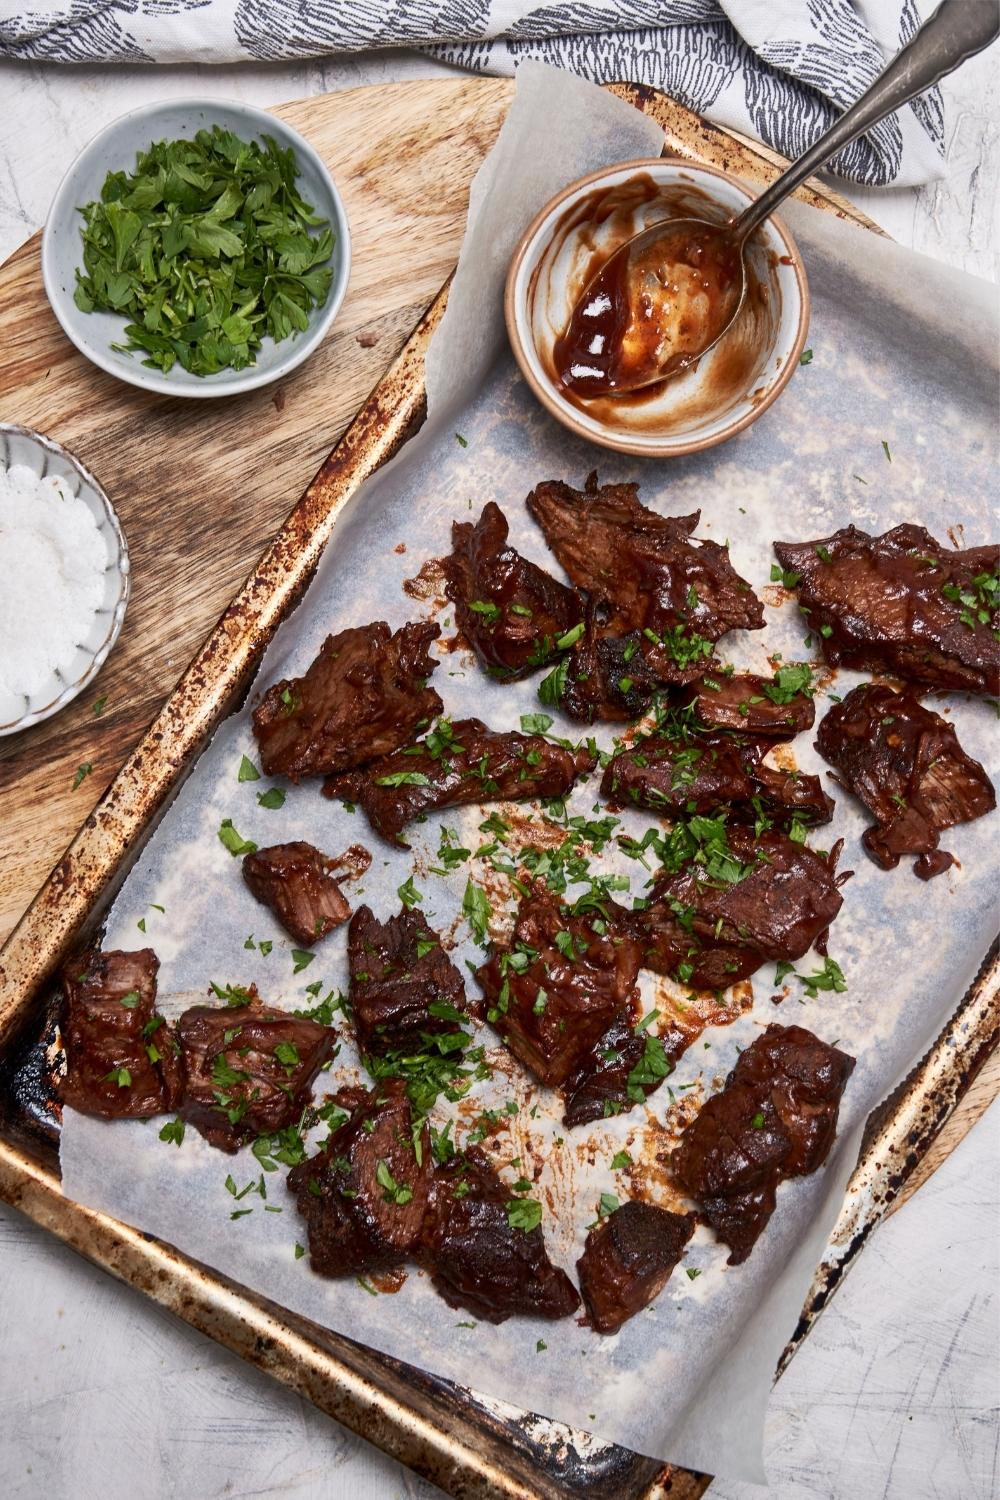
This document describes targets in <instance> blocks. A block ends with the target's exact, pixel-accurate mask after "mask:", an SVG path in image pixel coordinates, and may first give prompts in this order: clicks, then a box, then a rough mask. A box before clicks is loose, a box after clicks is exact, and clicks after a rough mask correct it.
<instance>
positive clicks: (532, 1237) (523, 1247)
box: [421, 1147, 580, 1323]
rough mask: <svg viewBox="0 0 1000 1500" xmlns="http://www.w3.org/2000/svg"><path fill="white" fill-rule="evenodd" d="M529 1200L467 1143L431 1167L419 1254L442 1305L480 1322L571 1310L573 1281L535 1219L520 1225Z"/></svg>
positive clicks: (577, 1303)
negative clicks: (549, 1249) (463, 1149)
mask: <svg viewBox="0 0 1000 1500" xmlns="http://www.w3.org/2000/svg"><path fill="white" fill-rule="evenodd" d="M533 1206H534V1205H532V1204H531V1203H530V1200H529V1201H526V1200H524V1199H520V1198H516V1197H515V1196H514V1195H513V1194H512V1193H511V1191H510V1189H509V1188H507V1187H506V1186H505V1185H504V1183H503V1182H502V1181H501V1179H500V1177H499V1176H498V1174H497V1172H496V1171H495V1169H494V1167H493V1164H492V1162H491V1161H490V1160H489V1158H488V1157H487V1156H485V1155H484V1153H483V1152H482V1151H479V1150H477V1149H476V1148H475V1147H471V1148H470V1149H469V1150H468V1151H467V1152H466V1153H465V1154H464V1155H457V1156H454V1157H452V1159H451V1160H450V1161H449V1162H447V1163H446V1164H445V1165H444V1166H440V1167H437V1168H435V1171H434V1178H433V1183H432V1187H431V1198H430V1204H429V1208H428V1213H427V1219H426V1222H425V1226H424V1234H423V1241H422V1251H421V1260H422V1261H423V1263H424V1264H425V1265H426V1266H427V1267H428V1269H429V1270H430V1273H431V1277H432V1280H433V1284H434V1288H435V1290H436V1291H437V1292H439V1293H440V1295H441V1296H442V1297H443V1298H444V1300H445V1301H446V1302H447V1303H448V1305H449V1307H456V1308H464V1309H465V1310H466V1311H467V1312H470V1313H472V1314H473V1316H474V1317H476V1318H482V1319H484V1320H485V1321H486V1322H488V1323H503V1322H504V1321H505V1320H506V1319H507V1318H509V1317H512V1316H515V1315H517V1314H522V1315H523V1316H525V1317H534V1318H566V1317H569V1315H570V1314H571V1313H574V1312H576V1310H577V1308H578V1307H579V1306H580V1298H579V1296H578V1294H577V1291H576V1288H575V1287H574V1285H573V1283H572V1282H571V1281H570V1279H569V1277H568V1276H567V1275H566V1273H565V1271H561V1270H559V1268H558V1267H556V1266H554V1265H553V1264H552V1262H551V1261H550V1259H549V1256H548V1252H547V1251H546V1248H545V1239H544V1236H543V1234H542V1230H541V1227H540V1226H539V1225H537V1224H536V1225H535V1227H533V1228H526V1227H522V1225H524V1224H527V1223H530V1222H531V1208H532V1207H533Z"/></svg>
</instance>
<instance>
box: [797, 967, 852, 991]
mask: <svg viewBox="0 0 1000 1500" xmlns="http://www.w3.org/2000/svg"><path fill="white" fill-rule="evenodd" d="M795 977H796V979H797V980H798V981H799V983H800V984H804V985H805V987H806V995H807V996H808V998H809V999H810V1000H815V999H816V996H817V995H818V993H819V991H820V990H833V991H835V992H836V993H837V994H838V995H842V994H843V993H844V991H845V990H846V989H847V980H846V979H845V978H844V973H843V970H842V969H841V967H840V965H839V964H838V963H837V961H836V960H835V959H832V958H828V959H826V961H825V962H824V964H823V967H822V969H820V971H819V973H818V974H796V976H795Z"/></svg>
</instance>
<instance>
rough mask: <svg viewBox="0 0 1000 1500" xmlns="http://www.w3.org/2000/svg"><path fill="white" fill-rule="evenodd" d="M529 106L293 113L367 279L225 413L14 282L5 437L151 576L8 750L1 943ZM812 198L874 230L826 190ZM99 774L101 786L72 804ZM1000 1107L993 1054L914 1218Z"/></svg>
mask: <svg viewBox="0 0 1000 1500" xmlns="http://www.w3.org/2000/svg"><path fill="white" fill-rule="evenodd" d="M512 90H513V84H512V83H511V82H510V81H509V80H504V79H482V78H468V79H461V80H456V81H451V80H448V81H441V80H433V81H419V82H410V83H398V84H392V85H386V86H384V87H378V88H367V89H354V90H348V91H346V92H343V93H339V94H329V95H325V96H317V97H314V98H311V99H308V100H302V101H297V102H295V103H292V104H286V105H282V106H279V107H278V108H277V109H276V110H275V113H276V114H278V115H280V116H281V117H282V118H284V119H286V120H288V121H289V123H291V124H292V125H294V126H295V127H296V128H297V129H299V130H300V131H301V132H302V133H303V134H304V135H305V136H307V137H308V139H309V140H310V141H311V142H312V144H313V145H314V146H315V147H316V149H317V150H318V151H319V152H320V154H321V155H322V156H323V158H324V160H325V161H326V162H327V164H328V165H329V167H330V169H331V171H332V172H333V174H334V176H335V178H336V180H337V184H338V187H339V188H340V190H341V193H342V195H343V197H344V201H345V205H346V208H347V212H348V216H349V219H350V223H351V229H352V237H353V243H354V267H353V270H352V277H351V285H350V289H349V292H348V296H347V299H346V301H345V303H344V306H343V308H342V310H341V313H340V315H339V317H338V320H337V324H336V326H335V328H334V330H333V331H332V333H331V335H330V336H329V337H328V338H327V340H326V341H325V343H324V344H323V346H322V347H321V349H320V351H319V352H318V353H317V354H316V356H315V357H314V358H313V359H312V360H310V361H309V362H308V363H307V364H306V365H305V366H304V367H303V368H302V369H300V370H298V371H296V372H295V373H294V374H293V375H291V376H290V377H289V378H288V379H287V380H285V381H283V382H281V384H280V385H278V386H274V387H270V388H269V389H267V390H264V391H259V392H254V393H251V394H249V395H246V396H243V397H237V398H234V399H232V400H225V401H212V402H185V401H179V400H173V399H170V398H165V397H156V396H147V395H144V394H143V393H141V392H139V391H136V390H133V389H132V388H131V387H128V386H125V385H123V384H121V383H119V382H117V381H115V380H114V379H112V378H111V377H110V376H107V375H104V374H102V372H100V371H99V370H97V369H95V368H94V367H93V366H92V365H90V364H89V363H88V362H87V361H85V360H84V359H83V358H82V356H80V355H79V354H78V353H77V352H76V350H75V349H74V348H73V347H72V346H71V345H70V344H69V343H68V341H67V340H66V339H65V337H64V336H63V334H62V332H61V330H60V329H59V327H58V324H57V323H56V321H55V318H54V317H53V315H52V313H51V311H50V309H49V307H48V303H47V301H46V299H45V294H44V290H43V288H42V283H41V274H40V267H39V236H38V235H35V236H34V237H33V238H32V239H30V240H29V241H28V242H27V243H26V244H25V245H24V246H23V247H22V248H21V249H20V250H18V251H17V252H16V253H15V254H14V255H13V256H12V257H11V259H10V260H8V261H7V262H6V263H5V265H4V266H3V267H2V268H0V330H2V336H0V418H2V419H4V420H7V421H17V422H22V423H24V424H26V425H27V426H30V427H34V428H37V429H38V430H40V431H43V432H46V433H48V434H49V435H51V436H53V437H55V438H57V439H58V440H59V441H60V442H62V443H64V444H65V445H66V446H67V447H68V448H70V449H71V451H73V452H74V453H76V454H78V455H79V457H80V458H81V459H82V460H83V462H84V463H86V464H87V465H88V466H89V467H90V468H92V469H93V470H94V472H95V473H96V474H97V475H98V477H99V478H100V479H101V480H102V482H103V483H104V485H105V487H106V489H107V490H108V493H109V495H110V496H111V499H112V501H113V502H114V504H115V506H116V508H117V509H118V512H119V515H120V516H121V519H122V523H123V526H124V528H125V532H126V535H127V537H128V540H129V547H130V552H131V555H132V565H133V595H132V600H131V603H130V605H129V610H128V613H127V616H126V619H125V625H124V628H123V631H122V635H121V638H120V640H119V643H118V645H117V647H116V649H115V651H114V652H113V653H112V655H111V658H110V660H109V662H108V663H107V665H106V666H105V668H104V670H103V671H102V672H101V674H100V676H99V678H98V679H97V680H96V682H95V683H94V684H93V685H92V686H91V688H90V690H89V691H88V693H87V694H86V695H84V696H83V697H82V698H81V699H79V700H78V701H77V702H76V703H75V704H73V705H72V706H71V707H70V708H68V709H67V710H65V711H64V712H63V713H62V714H60V715H59V716H57V717H56V718H55V719H52V720H49V721H48V722H47V723H45V724H41V725H38V726H36V727H35V728H34V729H30V730H28V731H26V732H25V733H24V734H22V735H19V736H14V737H11V738H9V739H6V740H0V943H2V941H3V940H4V938H5V937H6V936H7V934H8V932H9V931H10V929H11V928H12V927H13V926H14V924H15V922H16V921H17V919H18V918H19V917H20V915H21V914H22V912H23V911H24V909H25V907H26V906H27V904H28V902H29V901H30V899H31V897H32V896H33V895H34V893H35V891H36V890H37V889H38V888H39V886H40V885H41V884H42V881H43V880H44V878H45V876H46V875H47V874H48V872H49V870H50V869H51V868H52V866H53V865H54V864H55V862H56V860H57V859H58V858H59V856H60V855H61V854H62V852H63V850H64V849H65V847H66V845H67V844H68V843H69V841H70V839H71V837H72V836H73V834H74V832H75V831H76V829H77V828H78V827H79V826H80V825H81V823H82V822H83V821H84V819H85V818H86V817H87V816H88V815H89V813H90V812H91V811H92V810H93V807H94V806H95V804H96V803H97V801H98V800H99V798H100V796H101V795H102V793H103V792H104V790H105V788H106V787H107V785H108V784H109V782H110V781H111V780H112V778H113V777H114V775H115V773H116V772H117V771H118V769H119V768H120V766H121V765H122V763H123V761H124V760H125V758H126V756H127V755H128V753H129V751H130V750H131V749H132V748H133V747H134V745H135V744H136V742H137V741H138V739H139V738H140V736H141V735H142V733H143V731H144V730H145V729H146V727H147V726H148V725H149V723H150V722H151V720H152V719H153V717H154V716H155V714H156V712H157V710H158V709H159V708H160V706H161V705H162V703H163V702H164V700H165V699H166V697H167V696H168V695H169V693H170V691H171V689H172V688H173V686H174V685H175V683H176V682H177V679H178V677H179V676H180V674H181V672H182V670H183V668H184V666H185V665H186V663H187V661H188V660H189V659H190V657H191V656H192V655H193V654H194V652H195V650H196V648H197V647H198V646H199V644H200V643H201V642H202V641H203V640H204V638H205V637H206V635H207V634H208V632H209V631H210V629H211V627H212V625H213V624H214V623H215V621H216V620H217V618H218V617H219V615H220V614H221V612H222V610H223V609H224V607H225V605H226V604H227V602H228V601H229V599H230V598H231V597H232V595H233V594H234V593H235V591H236V590H237V588H238V586H239V584H240V583H241V582H242V580H243V579H244V578H245V577H246V575H247V573H248V572H249V571H250V569H251V567H252V565H253V563H254V562H255V561H256V559H257V558H258V556H259V555H260V553H261V552H262V550H263V548H264V547H265V545H266V544H267V542H268V541H269V540H270V538H271V537H272V536H273V535H274V533H275V531H276V530H277V528H278V526H279V524H280V522H281V521H282V520H283V518H284V517H285V515H286V514H287V512H288V511H289V509H290V508H291V506H292V505H293V504H294V502H295V500H296V499H297V498H298V496H299V495H300V494H301V492H302V491H303V490H304V488H305V486H306V485H307V484H308V482H309V480H310V479H311V478H312V476H313V474H314V473H315V471H316V470H317V469H318V468H319V466H320V464H321V463H322V461H323V459H324V458H325V457H326V455H327V454H328V453H329V451H330V449H331V448H332V447H333V446H334V444H335V443H336V441H337V439H338V438H339V437H340V435H341V433H342V432H343V430H344V428H345V427H346V425H347V423H348V422H349V420H350V418H351V417H352V416H353V414H354V413H355V411H356V410H357V409H358V407H359V406H360V404H361V402H362V401H363V399H364V397H365V396H366V395H367V394H368V392H369V391H370V390H371V388H372V387H373V386H374V385H375V384H376V383H377V381H378V380H379V379H380V378H381V376H382V374H383V373H384V372H385V370H386V368H387V367H388V365H389V364H390V363H391V362H392V360H393V359H394V358H395V356H396V355H397V354H398V352H399V350H400V348H401V347H402V345H403V343H404V342H405V341H406V338H407V336H408V335H409V333H410V330H411V329H412V327H413V325H414V323H415V322H416V321H417V319H418V317H419V315H420V314H421V313H422V312H423V310H424V309H425V307H426V306H427V304H428V303H429V302H430V301H431V299H432V298H433V296H434V294H435V293H436V291H437V290H438V288H439V287H440V286H441V284H442V283H443V282H444V280H445V279H446V277H447V275H448V274H449V272H450V271H451V269H452V267H453V265H454V262H455V259H456V257H457V253H458V249H459V245H460V243H461V238H462V233H463V230H464V222H465V211H466V206H467V200H468V191H469V185H470V182H471V179H472V177H473V175H474V173H475V171H476V170H477V168H478V167H479V165H480V163H481V161H482V159H483V157H484V156H485V154H486V153H487V151H488V150H489V149H490V147H491V146H492V144H493V141H494V140H495V138H496V135H497V132H498V130H499V128H500V125H501V123H502V121H503V117H504V115H505V113H506V110H507V108H508V105H509V102H510V99H511V96H512ZM654 113H657V114H658V115H659V117H660V119H661V123H662V124H663V125H664V128H665V131H666V137H667V144H668V147H669V148H670V149H672V150H674V151H676V152H677V153H678V154H682V155H686V156H689V157H692V158H699V159H708V160H711V161H714V162H715V163H716V164H718V165H721V166H725V167H727V168H729V169H731V170H736V171H740V172H742V173H743V174H744V175H746V176H750V177H756V178H758V179H761V180H762V179H763V178H764V177H766V176H769V175H771V173H772V172H773V166H772V162H774V161H775V160H777V159H776V158H774V157H773V153H766V152H764V151H762V150H761V148H759V147H755V146H750V145H747V144H745V143H743V142H741V141H737V140H736V139H734V138H732V137H728V136H726V135H725V133H724V132H721V131H719V130H717V129H716V128H714V127H712V126H708V125H705V124H704V123H702V122H698V121H695V120H694V117H692V116H690V115H689V114H688V113H687V111H684V110H681V109H680V108H679V107H675V106H669V105H667V106H665V107H664V108H663V110H662V111H654ZM803 196H805V197H807V198H809V199H812V201H814V202H819V203H822V204H823V206H825V207H828V208H829V207H833V208H834V209H835V210H836V211H838V212H840V213H842V214H845V215H850V217H852V218H855V219H858V218H861V216H860V215H858V214H857V213H856V211H854V210H852V209H850V207H849V205H847V204H846V203H845V202H844V200H842V199H838V198H837V197H836V195H835V194H833V193H831V192H830V191H829V190H827V189H824V188H821V187H819V186H818V185H817V184H813V185H812V187H811V189H808V190H806V191H805V192H804V193H803ZM102 700H103V704H104V707H103V711H102V712H101V713H100V714H98V713H96V712H95V704H98V703H100V702H101V701H102ZM84 763H87V764H89V765H91V766H92V768H93V769H92V771H91V772H90V773H89V774H88V775H87V776H86V777H85V778H84V779H83V781H82V782H81V784H80V785H79V787H77V788H76V789H74V786H73V782H74V778H75V774H76V771H77V768H78V767H79V766H81V765H83V764H84ZM998 1089H1000V1056H997V1055H994V1057H993V1058H992V1059H991V1060H990V1062H989V1063H988V1064H987V1065H986V1067H985V1068H984V1070H983V1072H982V1073H981V1074H980V1076H979V1078H978V1079H977V1080H976V1082H975V1083H974V1085H973V1087H972V1088H971V1089H970V1091H969V1093H968V1094H967V1095H966V1097H965V1099H964V1100H963V1102H962V1104H961V1105H960V1107H959V1108H958V1110H956V1112H955V1114H954V1115H953V1116H952V1118H951V1120H950V1121H949V1123H948V1125H947V1126H946V1128H945V1130H944V1131H943V1132H942V1133H941V1135H940V1136H939V1137H938V1139H937V1141H936V1142H935V1144H934V1147H933V1148H932V1150H931V1151H930V1152H929V1153H928V1155H927V1157H926V1158H925V1160H924V1162H923V1163H922V1164H921V1167H920V1169H918V1171H917V1172H916V1173H915V1174H914V1177H913V1178H911V1181H910V1183H909V1185H908V1188H907V1193H905V1194H904V1195H902V1197H901V1199H900V1201H903V1199H904V1198H905V1196H907V1195H908V1193H909V1192H912V1191H913V1190H915V1187H916V1186H918V1185H919V1183H920V1182H921V1181H923V1180H925V1179H926V1177H927V1176H928V1175H929V1174H930V1172H932V1171H933V1170H934V1167H935V1166H936V1165H938V1164H939V1162H940V1161H941V1160H943V1158H944V1157H945V1156H946V1155H947V1154H948V1152H949V1151H950V1150H951V1149H953V1147H954V1145H955V1144H956V1143H957V1141H958V1140H960V1139H961V1137H962V1135H963V1134H964V1133H965V1131H966V1130H968V1129H969V1128H970V1126H971V1125H972V1123H973V1122H974V1121H975V1119H977V1118H978V1116H979V1114H980V1113H981V1112H982V1110H983V1109H985V1107H986V1105H987V1104H988V1103H989V1101H990V1099H992V1098H993V1097H995V1095H996V1093H997V1091H998Z"/></svg>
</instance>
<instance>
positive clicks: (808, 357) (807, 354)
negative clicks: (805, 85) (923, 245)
mask: <svg viewBox="0 0 1000 1500" xmlns="http://www.w3.org/2000/svg"><path fill="white" fill-rule="evenodd" d="M812 362H813V352H812V350H811V349H803V351H802V353H801V354H800V355H799V364H800V365H811V364H812ZM689 1274H690V1273H689Z"/></svg>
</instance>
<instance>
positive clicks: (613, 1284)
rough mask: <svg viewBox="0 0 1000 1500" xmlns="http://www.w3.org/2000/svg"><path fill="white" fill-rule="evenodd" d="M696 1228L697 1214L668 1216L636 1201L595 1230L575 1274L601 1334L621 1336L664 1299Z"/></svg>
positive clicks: (592, 1320)
mask: <svg viewBox="0 0 1000 1500" xmlns="http://www.w3.org/2000/svg"><path fill="white" fill-rule="evenodd" d="M694 1228H695V1218H694V1215H693V1214H674V1213H670V1212H669V1210H667V1209H665V1208H657V1207H656V1206H655V1205H654V1204H652V1203H641V1202H640V1201H639V1199H637V1198H633V1199H632V1200H631V1201H630V1202H629V1203H623V1204H622V1206H621V1207H620V1208H616V1209H615V1210H614V1212H613V1213H610V1214H608V1216H607V1218H605V1219H602V1220H601V1222H600V1223H599V1224H596V1225H595V1226H594V1228H593V1229H592V1230H591V1231H590V1233H589V1234H588V1235H587V1243H586V1245H585V1246H584V1249H583V1254H582V1255H581V1256H580V1259H579V1260H578V1261H577V1263H576V1270H577V1275H578V1276H579V1278H580V1290H581V1291H582V1292H583V1300H584V1302H585V1303H586V1307H587V1312H588V1313H589V1314H590V1321H591V1324H592V1326H593V1327H594V1328H595V1329H596V1330H597V1332H598V1333H617V1332H618V1330H619V1328H620V1327H621V1326H622V1324H623V1323H625V1322H627V1321H628V1319H629V1318H634V1317H635V1315H636V1313H638V1312H642V1310H643V1308H644V1307H648V1306H649V1304H650V1303H651V1302H652V1301H653V1300H654V1298H656V1297H658V1296H659V1295H660V1293H661V1292H662V1291H663V1288H664V1287H665V1286H666V1284H667V1282H668V1281H669V1280H670V1277H671V1274H672V1273H673V1270H674V1267H675V1266H676V1265H677V1263H678V1261H679V1260H680V1259H681V1257H682V1255H683V1254H684V1248H685V1246H686V1245H687V1242H688V1240H689V1239H690V1238H691V1236H692V1234H693V1233H694Z"/></svg>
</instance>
